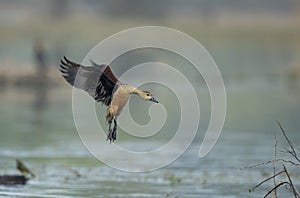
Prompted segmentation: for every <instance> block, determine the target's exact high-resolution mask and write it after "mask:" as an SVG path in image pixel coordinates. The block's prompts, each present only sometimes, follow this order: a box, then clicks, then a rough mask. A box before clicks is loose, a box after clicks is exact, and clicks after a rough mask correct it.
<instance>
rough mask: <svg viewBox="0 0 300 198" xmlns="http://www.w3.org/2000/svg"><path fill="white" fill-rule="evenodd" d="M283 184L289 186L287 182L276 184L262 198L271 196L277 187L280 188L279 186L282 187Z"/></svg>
mask: <svg viewBox="0 0 300 198" xmlns="http://www.w3.org/2000/svg"><path fill="white" fill-rule="evenodd" d="M284 184H289V182H281V183H279V184H277V185H276V186H274V188H272V189H271V190H269V191H268V192H267V193H266V194H265V196H264V198H266V197H268V196H269V194H271V193H272V192H273V191H274V190H275V189H277V188H278V187H280V186H282V185H284Z"/></svg>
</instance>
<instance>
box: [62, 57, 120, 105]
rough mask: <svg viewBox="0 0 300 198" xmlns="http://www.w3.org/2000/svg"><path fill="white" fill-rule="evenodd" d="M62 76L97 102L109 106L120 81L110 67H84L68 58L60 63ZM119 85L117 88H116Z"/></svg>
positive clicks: (94, 65) (95, 65)
mask: <svg viewBox="0 0 300 198" xmlns="http://www.w3.org/2000/svg"><path fill="white" fill-rule="evenodd" d="M59 69H60V71H61V73H62V76H63V77H64V78H65V79H66V81H67V82H68V83H70V84H71V85H72V86H74V87H76V88H79V89H82V90H85V91H86V92H88V93H89V95H91V96H92V97H93V98H94V99H95V100H96V101H97V102H102V103H103V104H105V105H109V104H110V102H111V99H112V95H113V93H114V90H115V88H117V86H118V84H119V83H118V82H119V81H118V79H117V78H116V77H115V76H114V74H113V73H112V71H111V69H110V67H109V66H108V65H97V64H95V63H93V66H88V67H87V66H82V65H79V64H77V63H74V62H72V61H70V60H68V59H67V58H66V57H64V59H62V60H61V62H60V68H59ZM116 85H117V86H116Z"/></svg>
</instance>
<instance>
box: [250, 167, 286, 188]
mask: <svg viewBox="0 0 300 198" xmlns="http://www.w3.org/2000/svg"><path fill="white" fill-rule="evenodd" d="M282 173H284V171H279V172H278V173H276V174H274V175H272V176H271V177H268V178H267V179H265V180H263V181H261V182H260V183H259V184H257V185H256V186H254V187H253V188H251V189H249V192H252V191H254V190H255V189H256V188H258V187H259V186H261V185H262V184H264V183H265V182H267V181H269V180H270V179H273V178H274V177H277V176H278V175H280V174H282Z"/></svg>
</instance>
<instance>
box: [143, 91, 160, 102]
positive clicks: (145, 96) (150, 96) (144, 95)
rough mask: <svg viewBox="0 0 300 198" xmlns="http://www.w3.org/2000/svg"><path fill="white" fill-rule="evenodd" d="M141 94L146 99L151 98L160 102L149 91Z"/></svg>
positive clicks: (152, 100) (150, 99)
mask: <svg viewBox="0 0 300 198" xmlns="http://www.w3.org/2000/svg"><path fill="white" fill-rule="evenodd" d="M139 95H140V97H141V98H143V99H144V100H149V101H151V102H155V103H158V101H157V100H156V99H155V98H154V97H153V96H152V93H151V92H149V91H142V92H141V93H140V94H139Z"/></svg>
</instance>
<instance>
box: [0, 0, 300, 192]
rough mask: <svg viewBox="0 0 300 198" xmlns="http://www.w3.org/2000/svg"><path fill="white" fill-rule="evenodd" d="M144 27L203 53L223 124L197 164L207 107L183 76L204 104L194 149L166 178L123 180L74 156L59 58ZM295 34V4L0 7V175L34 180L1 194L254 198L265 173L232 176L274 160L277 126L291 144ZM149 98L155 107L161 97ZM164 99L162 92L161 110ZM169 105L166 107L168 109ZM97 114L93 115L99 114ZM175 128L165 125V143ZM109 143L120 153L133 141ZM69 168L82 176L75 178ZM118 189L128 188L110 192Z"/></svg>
mask: <svg viewBox="0 0 300 198" xmlns="http://www.w3.org/2000/svg"><path fill="white" fill-rule="evenodd" d="M144 25H157V26H165V27H170V28H174V29H178V30H180V31H182V32H185V33H187V34H189V35H190V36H192V37H194V38H195V39H197V40H198V41H199V42H200V43H201V44H202V45H203V46H204V47H205V48H206V49H207V50H208V51H209V53H210V54H211V56H212V57H213V59H214V60H215V62H216V63H217V65H218V66H219V69H220V71H221V73H222V76H223V79H224V82H225V86H226V92H227V99H228V102H227V117H226V121H225V126H224V130H223V133H222V136H221V138H220V140H219V142H218V144H217V146H216V147H215V148H214V150H213V151H212V152H211V153H210V154H209V156H207V157H206V158H204V159H199V158H197V149H198V146H199V144H198V143H199V142H201V140H202V138H203V133H204V132H205V129H206V128H207V124H208V122H209V118H210V101H209V94H208V91H207V88H206V86H205V83H204V82H203V80H202V79H201V76H193V73H192V72H191V73H188V72H187V74H186V75H187V76H188V78H190V80H191V81H192V82H193V83H194V85H199V90H198V96H199V97H201V99H202V100H201V101H203V103H202V104H200V107H201V116H202V120H201V121H200V123H201V125H200V127H199V135H198V136H197V139H196V140H195V144H197V145H196V146H194V147H192V148H191V149H190V150H189V151H188V152H187V153H185V154H184V155H183V156H182V157H181V158H180V159H179V160H178V161H176V162H175V163H173V164H172V165H171V166H168V167H167V168H165V169H162V170H160V171H158V172H154V173H149V174H139V175H136V174H133V175H132V174H129V173H123V172H121V173H120V172H117V171H116V170H113V169H110V168H109V167H105V166H103V165H100V164H99V163H100V162H98V161H96V160H95V159H93V158H92V157H91V156H90V155H89V154H88V152H87V151H86V150H85V149H84V146H83V144H82V143H81V141H80V137H79V136H78V135H77V132H76V128H75V125H74V121H73V117H72V106H71V105H72V89H71V87H70V86H68V85H67V83H66V82H65V81H64V80H63V78H62V77H61V76H60V73H59V71H58V65H59V60H60V58H62V57H63V56H64V55H65V56H67V57H70V58H71V59H72V60H74V61H77V62H81V61H82V60H83V58H84V57H85V56H86V54H87V53H88V52H89V51H90V50H91V49H92V48H93V47H94V46H95V45H96V44H98V43H99V42H100V41H101V40H103V39H105V38H106V37H108V36H110V35H112V34H114V33H117V32H119V31H122V30H125V29H128V28H133V27H137V26H144ZM299 35H300V1H299V0H251V1H248V0H240V1H235V0H200V1H195V0H185V1H179V0H168V1H156V0H153V1H146V0H111V1H97V0H86V1H83V0H72V1H71V0H49V1H38V0H27V1H17V0H1V2H0V101H1V105H0V126H1V130H0V137H1V138H0V174H3V173H14V172H15V170H14V168H13V165H12V164H14V162H13V160H14V159H15V158H21V159H23V160H25V161H27V163H28V164H29V165H31V166H32V167H34V168H33V171H35V172H37V173H38V175H40V177H39V178H38V179H35V180H34V181H33V182H32V183H31V184H30V185H29V186H27V187H24V188H21V189H18V192H16V191H15V189H13V188H6V187H1V188H0V195H2V196H8V197H9V196H11V195H15V193H19V194H20V195H21V196H23V195H24V196H28V195H32V196H41V195H44V196H45V197H47V195H49V196H53V195H55V196H61V197H74V196H87V195H90V196H93V195H95V196H96V195H97V196H100V195H101V196H102V195H103V197H108V196H112V197H117V196H120V197H121V196H123V197H136V196H138V197H143V196H144V197H149V196H150V195H151V197H156V196H157V197H162V196H163V195H165V194H167V193H168V192H169V191H173V192H174V194H176V195H179V196H183V195H184V196H183V197H200V196H202V195H203V197H209V196H221V195H222V196H223V197H224V196H225V195H228V196H231V197H235V196H236V197H241V196H242V197H247V196H249V197H255V196H256V195H255V194H249V193H248V191H247V189H248V188H249V187H251V185H252V184H254V183H255V182H256V181H257V180H258V179H257V178H261V177H263V172H264V171H265V170H260V172H258V173H257V172H255V171H254V170H251V171H247V172H246V173H244V172H243V173H241V172H239V171H237V170H232V167H240V166H245V165H247V164H249V163H254V162H257V161H259V160H263V159H269V158H268V156H270V157H271V156H272V154H273V153H272V149H273V139H274V132H276V131H277V132H278V131H279V130H278V127H277V125H276V121H280V122H281V123H282V124H283V126H285V128H286V130H287V131H288V133H289V134H290V136H292V137H293V139H294V140H295V142H296V143H297V141H298V142H299V140H300V135H299V127H300V123H299V117H300V92H299V91H300V58H299V57H300V56H299V55H300V36H299ZM174 42H180V41H174ZM142 53H144V54H149V53H150V56H151V60H165V59H172V56H170V55H165V57H164V56H163V57H162V56H161V55H160V56H159V57H157V56H158V54H157V53H156V54H155V52H151V51H147V50H145V51H144V52H142ZM140 56H141V55H140ZM140 56H138V58H136V59H139V57H140ZM148 56H149V55H148ZM130 57H131V58H130ZM132 57H134V53H133V54H131V55H129V58H127V59H126V60H125V62H124V60H123V62H121V63H120V61H119V63H118V61H116V64H115V65H113V66H112V67H113V70H114V72H115V73H116V74H117V75H118V76H120V75H121V74H122V72H124V71H123V70H124V69H123V70H122V68H121V66H120V65H122V63H124V64H127V65H131V64H133V63H136V62H134V61H133V58H132ZM143 57H144V56H143ZM144 60H148V59H147V57H146V58H145V57H144ZM174 60H175V59H173V61H174ZM126 61H127V62H126ZM137 62H139V61H137ZM166 62H168V61H166ZM175 62H176V61H175ZM150 90H151V87H150ZM155 90H156V95H158V96H157V98H159V95H162V94H163V93H164V92H166V91H165V90H163V89H160V88H159V87H156V89H155ZM168 96H170V97H171V96H172V93H168V94H166V95H165V96H164V99H163V101H168ZM134 100H135V98H134V99H133V101H134ZM132 104H133V103H132V102H131V101H130V106H132V108H133V110H132V111H136V116H135V118H136V119H137V121H138V122H140V123H144V124H145V123H147V120H149V118H148V117H147V116H144V115H145V109H142V111H141V112H140V110H139V109H137V108H135V107H134V105H132ZM172 104H173V103H172ZM172 104H170V106H169V107H168V108H169V109H171V110H172V109H174V108H177V107H176V104H177V103H175V102H174V105H172ZM140 105H141V106H143V105H144V104H143V103H141V104H140ZM99 108H100V110H99V112H100V113H99V114H100V115H101V114H102V113H103V112H105V108H104V107H103V108H102V107H99ZM101 108H102V109H101ZM133 114H134V113H133ZM146 114H147V113H146ZM140 115H142V116H140ZM102 117H103V116H102ZM102 117H101V116H99V119H100V118H102ZM174 117H175V118H176V119H178V115H174ZM142 118H146V120H145V119H142ZM139 119H140V120H139ZM177 124H178V123H177ZM177 124H175V122H172V119H171V120H169V127H167V128H165V131H169V132H167V134H172V129H173V128H172V127H173V126H174V125H175V127H177ZM201 132H202V133H201ZM119 135H120V141H122V138H123V140H124V141H125V142H126V144H128V145H129V146H128V147H132V146H135V144H138V143H137V142H136V141H134V142H132V141H131V140H130V138H126V137H125V136H122V133H119ZM159 137H160V136H159ZM155 141H156V140H155ZM140 142H141V147H142V146H144V145H143V144H142V141H140ZM148 143H149V142H148ZM149 144H151V142H150V143H149ZM138 145H139V144H138ZM150 147H151V146H150ZM225 157H226V158H225ZM212 164H213V165H212ZM68 167H73V168H75V169H76V170H78V171H79V172H80V174H82V175H84V177H83V178H82V177H81V178H80V179H78V178H76V179H74V177H76V176H74V175H73V172H72V171H70V168H68ZM228 177H230V181H229V180H228ZM211 178H213V181H212V180H211ZM119 181H125V182H126V183H125V184H124V185H123V186H121V187H119V188H116V185H119V183H118V182H119ZM174 185H176V186H175V187H174ZM233 185H234V186H235V188H231V187H232V186H233ZM136 186H138V188H137V187H136ZM53 189H56V190H53ZM112 192H113V193H112ZM114 193H115V194H114Z"/></svg>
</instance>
